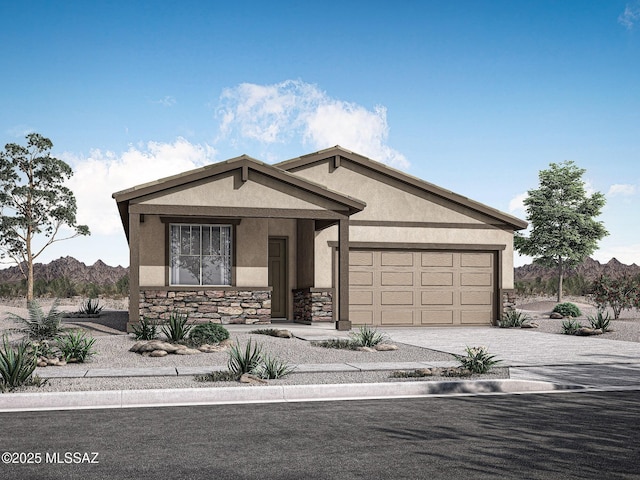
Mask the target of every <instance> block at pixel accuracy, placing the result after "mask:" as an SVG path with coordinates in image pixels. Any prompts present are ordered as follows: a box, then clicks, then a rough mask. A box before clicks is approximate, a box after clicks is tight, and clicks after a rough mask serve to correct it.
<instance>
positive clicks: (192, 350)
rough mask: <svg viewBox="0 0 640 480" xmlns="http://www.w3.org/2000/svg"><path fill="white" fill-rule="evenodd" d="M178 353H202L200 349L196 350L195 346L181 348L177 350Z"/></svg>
mask: <svg viewBox="0 0 640 480" xmlns="http://www.w3.org/2000/svg"><path fill="white" fill-rule="evenodd" d="M173 353H175V354H176V355H195V354H197V353H201V352H200V350H196V349H195V348H187V347H184V348H180V349H178V350H176V351H175V352H173Z"/></svg>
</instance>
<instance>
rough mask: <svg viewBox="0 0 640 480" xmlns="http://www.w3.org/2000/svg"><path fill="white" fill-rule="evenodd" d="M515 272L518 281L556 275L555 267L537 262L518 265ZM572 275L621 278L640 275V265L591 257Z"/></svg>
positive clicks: (592, 278)
mask: <svg viewBox="0 0 640 480" xmlns="http://www.w3.org/2000/svg"><path fill="white" fill-rule="evenodd" d="M514 272H515V280H516V281H523V280H524V281H526V280H535V279H536V278H538V277H540V278H541V279H542V280H548V279H549V278H555V276H556V270H555V269H553V268H548V267H541V266H539V265H535V264H530V265H523V266H522V267H516V268H515V269H514ZM572 275H582V276H583V277H584V278H585V279H587V280H595V279H597V278H599V277H600V275H607V276H609V277H612V278H619V277H623V276H625V275H627V276H631V277H634V276H636V275H640V267H639V266H638V265H636V264H635V263H634V264H632V265H625V264H624V263H620V262H619V261H618V260H617V259H615V258H612V259H611V260H609V261H608V262H607V263H604V264H603V263H600V262H599V261H597V260H594V259H592V258H591V257H589V258H587V259H586V260H585V261H584V262H582V263H581V264H580V265H578V266H577V267H575V268H573V269H571V270H570V271H569V272H567V276H572Z"/></svg>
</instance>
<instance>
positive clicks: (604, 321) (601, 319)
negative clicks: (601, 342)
mask: <svg viewBox="0 0 640 480" xmlns="http://www.w3.org/2000/svg"><path fill="white" fill-rule="evenodd" d="M587 320H589V323H590V324H591V327H592V328H596V329H597V328H599V329H601V330H602V331H603V332H606V331H607V330H609V325H610V324H611V318H609V312H606V313H605V312H603V311H602V310H598V313H597V315H595V316H593V317H591V316H590V317H587Z"/></svg>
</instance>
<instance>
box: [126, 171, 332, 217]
mask: <svg viewBox="0 0 640 480" xmlns="http://www.w3.org/2000/svg"><path fill="white" fill-rule="evenodd" d="M136 203H140V204H143V205H182V206H214V207H249V208H289V209H302V210H317V209H319V208H327V209H334V208H335V209H341V208H344V207H341V206H340V205H338V204H337V203H335V202H333V201H331V200H327V199H323V198H321V197H318V196H317V195H313V194H310V193H308V192H304V191H302V190H301V189H297V188H295V187H292V186H291V185H287V184H285V183H283V182H280V181H278V180H274V179H272V178H270V177H267V176H265V175H262V174H260V173H257V172H254V171H251V172H250V174H249V181H247V182H242V180H241V178H240V172H239V171H233V172H228V173H225V174H222V175H220V176H218V177H215V178H213V179H206V180H202V181H200V182H194V183H190V184H188V185H186V186H183V187H176V188H173V189H171V190H169V191H164V192H159V193H155V194H152V195H148V196H147V197H143V198H142V199H141V200H140V201H138V202H136Z"/></svg>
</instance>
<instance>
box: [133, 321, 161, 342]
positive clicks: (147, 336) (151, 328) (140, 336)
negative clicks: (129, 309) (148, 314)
mask: <svg viewBox="0 0 640 480" xmlns="http://www.w3.org/2000/svg"><path fill="white" fill-rule="evenodd" d="M131 330H132V331H131V333H132V334H133V336H134V337H135V339H136V340H155V339H156V338H158V321H157V320H155V319H153V318H141V319H140V321H139V322H138V323H134V324H132V325H131Z"/></svg>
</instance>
